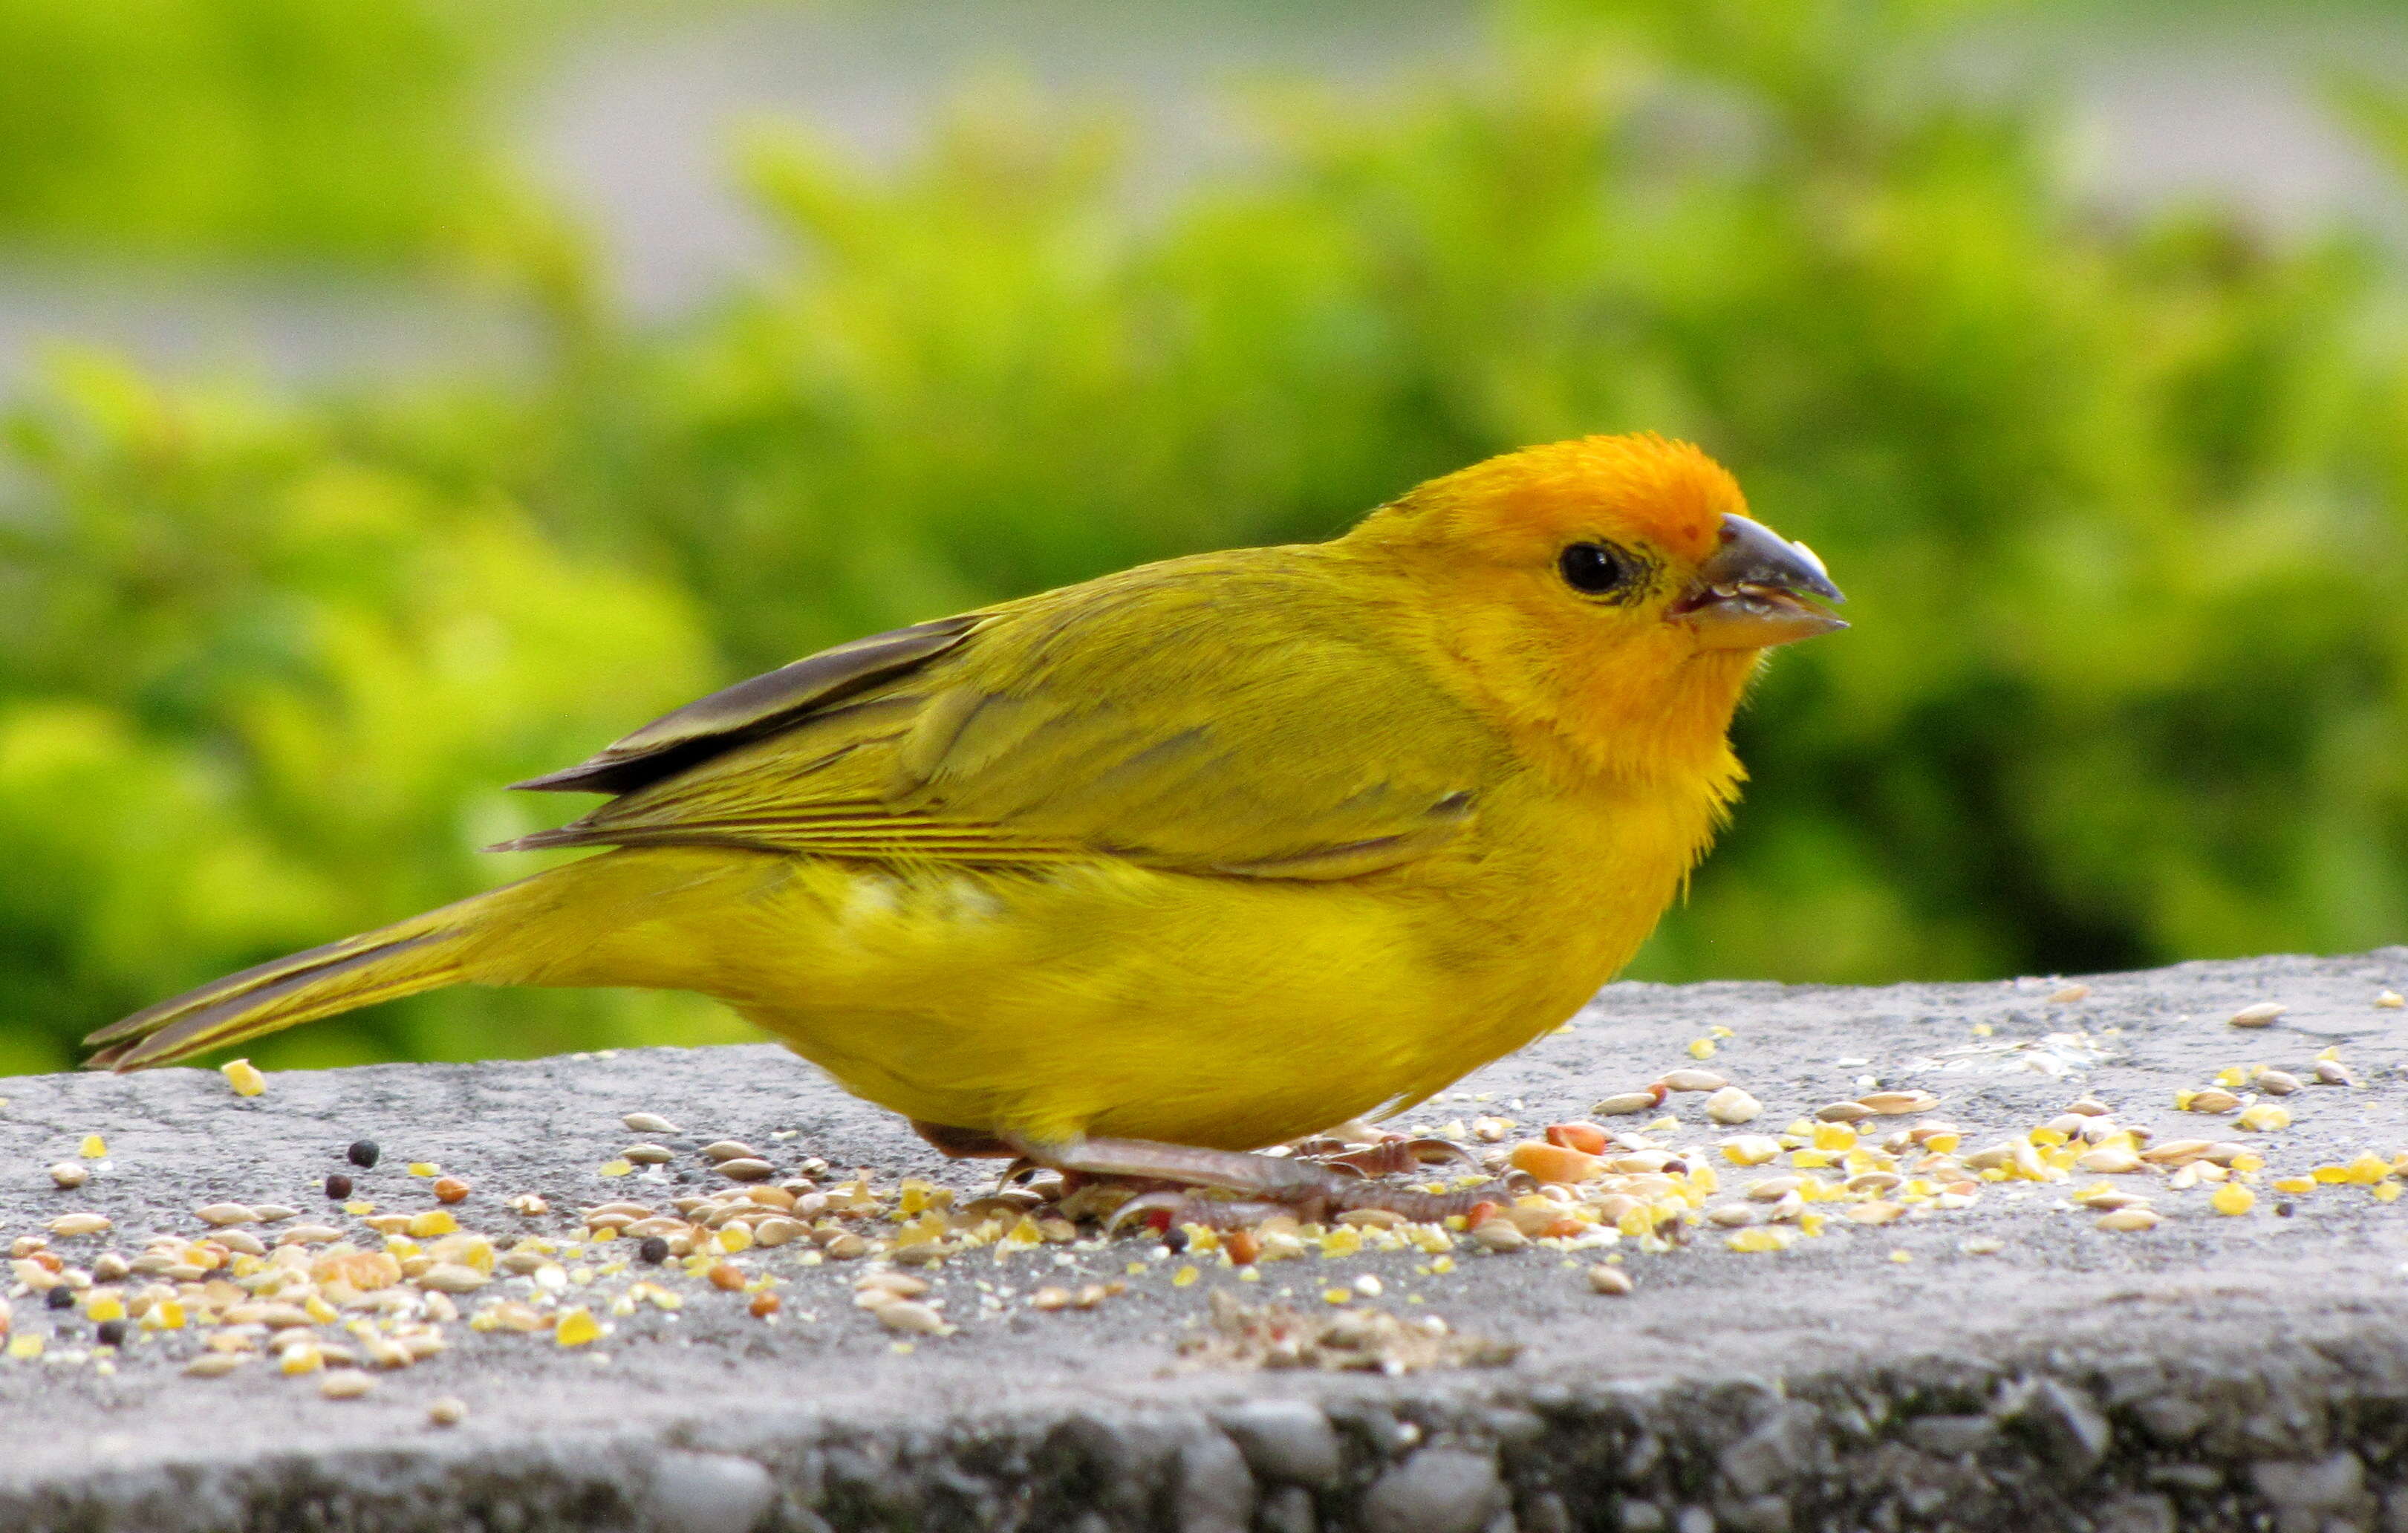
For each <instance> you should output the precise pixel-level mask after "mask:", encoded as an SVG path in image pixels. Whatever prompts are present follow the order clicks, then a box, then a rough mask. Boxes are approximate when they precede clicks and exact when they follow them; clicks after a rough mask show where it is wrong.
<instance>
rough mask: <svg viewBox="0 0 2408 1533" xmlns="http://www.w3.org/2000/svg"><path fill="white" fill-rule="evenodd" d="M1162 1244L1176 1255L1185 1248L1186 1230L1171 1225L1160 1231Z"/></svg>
mask: <svg viewBox="0 0 2408 1533" xmlns="http://www.w3.org/2000/svg"><path fill="white" fill-rule="evenodd" d="M1162 1244H1163V1247H1164V1249H1166V1250H1168V1251H1169V1252H1170V1253H1171V1254H1173V1255H1177V1254H1179V1253H1180V1252H1183V1251H1184V1250H1186V1249H1187V1232H1186V1231H1185V1230H1183V1229H1181V1228H1180V1227H1179V1226H1178V1225H1171V1226H1170V1227H1169V1228H1168V1229H1166V1230H1164V1231H1163V1232H1162Z"/></svg>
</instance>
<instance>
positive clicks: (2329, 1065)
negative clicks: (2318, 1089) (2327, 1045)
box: [2315, 1059, 2358, 1086]
mask: <svg viewBox="0 0 2408 1533" xmlns="http://www.w3.org/2000/svg"><path fill="white" fill-rule="evenodd" d="M2315 1075H2316V1084H2318V1085H2320V1086H2354V1085H2356V1084H2358V1077H2356V1076H2354V1075H2352V1074H2350V1073H2349V1067H2348V1066H2346V1065H2344V1064H2343V1063H2342V1062H2341V1061H2340V1060H2338V1059H2319V1060H2317V1061H2316V1069H2315Z"/></svg>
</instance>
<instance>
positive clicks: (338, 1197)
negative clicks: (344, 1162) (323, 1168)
mask: <svg viewBox="0 0 2408 1533" xmlns="http://www.w3.org/2000/svg"><path fill="white" fill-rule="evenodd" d="M326 1196H328V1197H331V1198H333V1199H334V1200H335V1201H336V1202H337V1203H339V1202H341V1201H342V1200H343V1199H344V1198H346V1197H349V1196H351V1178H350V1177H347V1176H345V1175H344V1174H343V1173H342V1172H340V1171H332V1172H329V1173H328V1174H327V1176H326Z"/></svg>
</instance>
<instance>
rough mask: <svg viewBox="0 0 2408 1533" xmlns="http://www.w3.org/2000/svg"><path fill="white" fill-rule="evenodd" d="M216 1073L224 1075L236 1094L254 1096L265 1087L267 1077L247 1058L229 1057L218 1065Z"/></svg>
mask: <svg viewBox="0 0 2408 1533" xmlns="http://www.w3.org/2000/svg"><path fill="white" fill-rule="evenodd" d="M218 1073H219V1074H220V1075H222V1076H224V1077H225V1080H226V1084H227V1085H229V1086H232V1087H233V1088H234V1094H235V1095H236V1096H258V1095H259V1094H260V1093H261V1092H263V1091H265V1090H266V1089H267V1077H265V1075H262V1074H260V1073H259V1067H258V1066H256V1065H254V1064H252V1063H251V1061H250V1060H248V1059H229V1060H227V1061H226V1062H225V1063H224V1064H222V1065H220V1066H219V1067H218Z"/></svg>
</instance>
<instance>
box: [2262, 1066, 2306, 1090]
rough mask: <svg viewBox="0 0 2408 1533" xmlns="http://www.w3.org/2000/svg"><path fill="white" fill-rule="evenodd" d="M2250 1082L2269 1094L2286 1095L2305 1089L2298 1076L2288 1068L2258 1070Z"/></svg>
mask: <svg viewBox="0 0 2408 1533" xmlns="http://www.w3.org/2000/svg"><path fill="white" fill-rule="evenodd" d="M2250 1084H2251V1085H2253V1086H2256V1087H2257V1089H2258V1090H2259V1091H2262V1092H2264V1093H2265V1094H2266V1095H2267V1096H2290V1095H2291V1094H2292V1093H2293V1092H2296V1091H2304V1090H2306V1089H2307V1088H2306V1086H2305V1085H2304V1084H2303V1083H2302V1082H2300V1078H2299V1077H2298V1076H2296V1075H2293V1074H2291V1073H2290V1072H2289V1071H2288V1070H2259V1071H2258V1072H2257V1079H2255V1080H2254V1081H2252V1082H2250Z"/></svg>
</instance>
